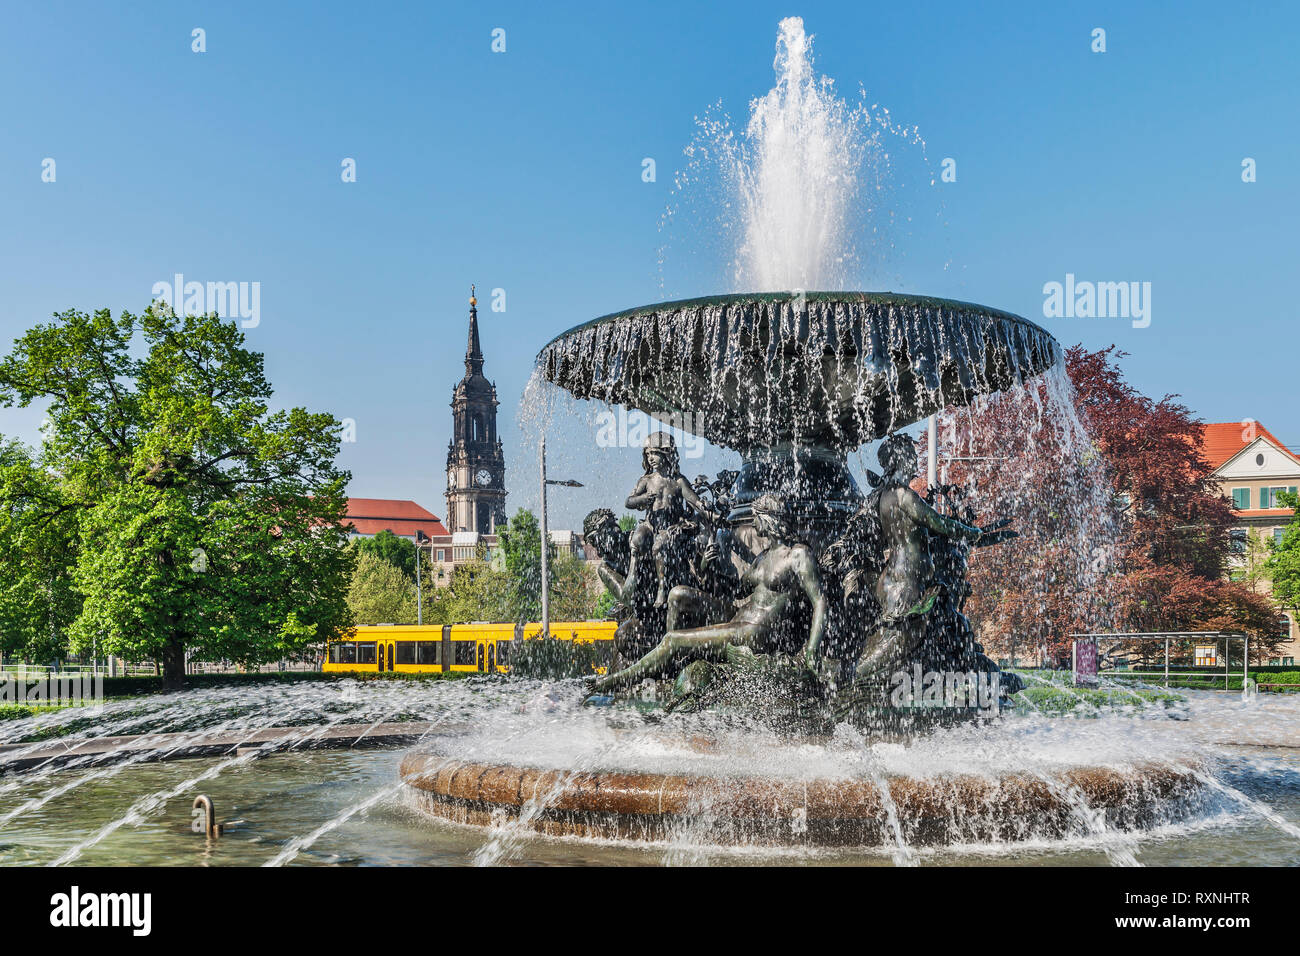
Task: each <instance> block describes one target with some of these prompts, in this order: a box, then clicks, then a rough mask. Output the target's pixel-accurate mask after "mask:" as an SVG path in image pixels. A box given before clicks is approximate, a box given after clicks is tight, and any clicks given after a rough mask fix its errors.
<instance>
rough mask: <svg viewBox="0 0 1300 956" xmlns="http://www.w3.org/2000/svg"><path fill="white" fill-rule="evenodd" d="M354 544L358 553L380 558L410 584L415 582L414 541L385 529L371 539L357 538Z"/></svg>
mask: <svg viewBox="0 0 1300 956" xmlns="http://www.w3.org/2000/svg"><path fill="white" fill-rule="evenodd" d="M355 544H356V548H357V552H358V553H365V554H372V555H374V556H375V557H377V558H381V559H382V560H384V561H387V562H388V563H389V564H391V565H393V566H394V567H396V568H397V569H398V570H399V571H401V572H402V573H403V574H405V575H406V576H407V577H408V578H410V579H411V581H412V582H414V581H415V554H416V551H415V542H414V541H411V540H410V539H409V538H403V537H400V536H399V535H395V534H393V532H391V531H389V530H388V529H387V528H385V529H384V530H383V531H381V532H379V534H377V535H375V536H374V537H372V538H358V539H357V540H356V543H355ZM423 566H424V565H422V567H423ZM412 586H414V584H412Z"/></svg>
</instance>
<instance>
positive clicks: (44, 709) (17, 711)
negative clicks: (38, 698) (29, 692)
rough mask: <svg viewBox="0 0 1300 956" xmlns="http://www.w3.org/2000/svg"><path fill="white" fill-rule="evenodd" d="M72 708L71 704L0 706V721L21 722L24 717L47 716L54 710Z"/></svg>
mask: <svg viewBox="0 0 1300 956" xmlns="http://www.w3.org/2000/svg"><path fill="white" fill-rule="evenodd" d="M70 706H73V705H71V704H39V705H32V704H0V720H21V719H22V718H24V717H35V716H36V715H37V714H48V713H50V712H52V711H55V710H63V708H65V707H70Z"/></svg>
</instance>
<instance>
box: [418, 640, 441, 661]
mask: <svg viewBox="0 0 1300 956" xmlns="http://www.w3.org/2000/svg"><path fill="white" fill-rule="evenodd" d="M417 663H420V664H441V663H442V642H441V641H420V659H419V661H418V662H417Z"/></svg>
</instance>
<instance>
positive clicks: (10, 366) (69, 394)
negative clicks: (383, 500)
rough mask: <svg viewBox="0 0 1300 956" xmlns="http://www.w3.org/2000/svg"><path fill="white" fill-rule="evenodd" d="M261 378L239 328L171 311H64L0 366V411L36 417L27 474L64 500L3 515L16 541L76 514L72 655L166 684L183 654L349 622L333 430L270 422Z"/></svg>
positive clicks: (27, 497) (287, 420)
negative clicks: (150, 664)
mask: <svg viewBox="0 0 1300 956" xmlns="http://www.w3.org/2000/svg"><path fill="white" fill-rule="evenodd" d="M262 364H263V363H262V356H261V355H260V354H259V353H257V352H253V351H250V350H248V349H246V348H245V347H244V337H243V333H242V332H240V330H239V329H238V327H237V326H236V325H235V324H234V323H233V322H223V321H222V320H220V319H219V318H218V317H217V316H215V315H207V316H185V317H178V316H176V315H175V314H173V313H172V311H171V310H170V309H169V308H168V307H167V306H166V305H165V304H155V305H153V306H151V307H150V308H149V309H148V310H147V311H146V312H145V313H144V314H143V315H140V316H136V315H132V314H131V313H127V312H124V313H122V315H121V316H120V317H119V318H116V319H115V318H113V316H112V314H111V313H110V312H109V311H108V310H106V309H105V310H100V311H98V312H95V313H94V314H93V315H91V314H86V313H83V312H78V311H75V310H70V311H67V312H64V313H61V314H58V315H56V316H55V317H54V321H53V322H51V323H48V324H43V325H39V326H37V327H35V328H33V329H31V330H30V331H29V332H27V334H26V335H24V336H22V337H21V338H20V339H18V341H17V342H15V344H14V349H13V351H12V352H11V353H10V354H9V355H8V356H7V357H6V358H5V359H4V360H3V361H2V362H0V402H3V403H4V404H5V405H14V404H17V405H20V406H25V405H28V404H31V403H38V404H40V403H44V404H46V405H47V408H48V424H47V427H46V429H45V440H44V442H43V447H42V449H41V451H40V454H39V458H38V461H37V462H36V463H35V464H36V466H37V467H38V469H39V470H40V471H41V472H42V473H43V474H45V475H47V476H50V478H51V481H52V482H54V483H55V484H57V489H58V495H57V496H56V497H50V498H49V499H48V500H42V499H41V498H40V497H39V496H38V495H36V494H32V493H29V492H23V491H20V492H17V493H15V492H11V491H8V490H6V491H5V492H4V493H5V494H6V495H9V496H10V497H8V498H7V499H6V502H5V504H6V505H7V506H8V507H9V509H10V510H11V512H12V511H14V510H15V508H18V509H20V510H21V513H22V518H21V523H22V524H23V525H24V527H25V528H27V529H30V528H32V527H36V526H39V525H40V523H41V522H47V523H48V522H53V521H57V520H59V519H60V518H61V517H62V516H64V515H72V516H74V520H75V524H74V526H73V527H75V534H74V535H73V536H72V538H71V540H70V542H69V544H70V546H69V547H68V548H67V549H66V550H65V551H64V552H63V553H64V554H66V556H67V566H68V567H70V568H71V579H72V582H73V585H74V587H75V590H76V591H77V593H78V594H79V595H80V596H81V598H82V601H81V606H80V609H79V613H78V614H77V616H76V618H75V620H73V621H72V623H71V624H70V626H69V628H68V632H69V636H70V639H71V643H72V646H73V647H74V649H78V650H83V649H89V648H90V647H91V646H92V645H97V647H98V649H99V650H100V651H101V652H105V651H107V652H109V653H113V654H118V655H120V656H123V657H126V658H128V659H133V660H141V659H154V660H158V661H160V662H161V664H162V668H163V674H164V678H165V682H166V683H167V684H168V685H169V686H178V685H179V684H181V683H182V682H183V679H184V663H185V658H186V655H187V653H188V654H189V655H191V656H193V657H197V658H199V659H209V660H212V659H227V660H236V661H241V662H245V663H260V662H265V661H268V660H275V659H277V658H279V657H281V656H283V655H285V654H289V653H293V652H296V651H299V650H301V649H302V648H303V647H304V646H305V645H308V644H311V643H315V642H318V641H321V640H323V639H325V638H327V637H328V636H330V635H331V634H333V633H335V632H337V631H339V630H341V629H342V628H344V627H346V626H347V625H348V624H349V623H350V615H349V611H348V607H347V603H346V600H345V595H346V593H347V588H348V583H349V579H350V573H351V569H352V561H353V555H352V552H351V550H350V549H348V548H347V547H346V532H345V531H344V530H343V522H344V517H345V513H346V499H345V498H344V496H343V489H344V486H345V484H346V482H347V480H348V477H349V476H348V474H347V473H346V472H344V471H340V470H339V469H338V468H336V466H335V458H336V456H337V454H338V447H339V437H340V424H339V422H338V421H337V420H336V419H334V418H333V416H331V415H328V414H321V413H310V412H308V411H306V410H304V409H301V408H294V409H291V410H288V411H284V410H272V409H271V408H270V405H269V399H270V398H271V394H272V390H271V385H270V383H269V382H268V381H267V380H266V377H265V375H264V374H263V368H262ZM16 501H17V502H21V505H17V506H16V505H15V504H14V502H16Z"/></svg>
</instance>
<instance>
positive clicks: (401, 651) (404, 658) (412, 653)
mask: <svg viewBox="0 0 1300 956" xmlns="http://www.w3.org/2000/svg"><path fill="white" fill-rule="evenodd" d="M418 646H419V642H417V641H398V642H397V663H399V664H414V663H416V659H415V658H416V650H415V649H416V648H417V647H418Z"/></svg>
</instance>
